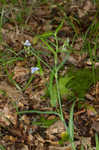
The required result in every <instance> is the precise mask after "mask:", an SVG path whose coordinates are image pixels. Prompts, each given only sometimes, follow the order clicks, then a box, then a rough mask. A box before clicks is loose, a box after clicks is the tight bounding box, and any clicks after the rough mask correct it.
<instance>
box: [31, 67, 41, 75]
mask: <svg viewBox="0 0 99 150" xmlns="http://www.w3.org/2000/svg"><path fill="white" fill-rule="evenodd" d="M38 70H39V68H38V67H31V73H32V74H33V73H34V72H35V71H38Z"/></svg>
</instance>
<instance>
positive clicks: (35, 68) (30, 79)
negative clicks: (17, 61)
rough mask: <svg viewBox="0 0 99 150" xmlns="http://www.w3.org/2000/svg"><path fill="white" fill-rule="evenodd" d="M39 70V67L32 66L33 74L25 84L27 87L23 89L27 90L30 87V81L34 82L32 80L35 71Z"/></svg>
mask: <svg viewBox="0 0 99 150" xmlns="http://www.w3.org/2000/svg"><path fill="white" fill-rule="evenodd" d="M38 70H39V68H38V67H31V76H30V78H29V80H28V82H27V84H26V85H25V88H24V89H23V91H25V90H26V89H27V88H28V87H29V85H30V83H31V82H32V80H33V78H34V73H36V72H37V71H38Z"/></svg>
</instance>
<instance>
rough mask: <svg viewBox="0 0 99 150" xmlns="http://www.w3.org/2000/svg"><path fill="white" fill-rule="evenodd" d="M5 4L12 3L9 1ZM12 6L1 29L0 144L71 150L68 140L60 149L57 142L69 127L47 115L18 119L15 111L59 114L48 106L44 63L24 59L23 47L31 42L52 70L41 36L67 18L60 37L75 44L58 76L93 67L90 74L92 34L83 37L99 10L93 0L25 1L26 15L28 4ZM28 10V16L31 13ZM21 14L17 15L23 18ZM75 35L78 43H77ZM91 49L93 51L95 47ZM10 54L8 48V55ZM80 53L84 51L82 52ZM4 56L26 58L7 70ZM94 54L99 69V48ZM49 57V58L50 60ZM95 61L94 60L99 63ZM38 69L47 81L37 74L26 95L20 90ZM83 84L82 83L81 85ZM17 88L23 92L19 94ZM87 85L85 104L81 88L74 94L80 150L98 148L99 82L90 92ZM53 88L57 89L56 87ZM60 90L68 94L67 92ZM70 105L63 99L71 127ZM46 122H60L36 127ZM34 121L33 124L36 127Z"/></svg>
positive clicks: (27, 149) (33, 149) (29, 149)
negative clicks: (74, 69) (89, 47)
mask: <svg viewBox="0 0 99 150" xmlns="http://www.w3.org/2000/svg"><path fill="white" fill-rule="evenodd" d="M1 3H2V2H1ZM7 3H8V4H11V2H9V1H8V2H7ZM31 4H32V5H31ZM33 4H35V5H33ZM2 5H3V4H2ZM11 6H12V8H11V7H10V5H5V8H4V9H5V12H4V14H3V17H4V20H3V25H2V26H1V27H0V28H1V34H2V40H1V50H0V59H1V60H0V69H1V70H0V144H1V145H2V146H4V148H5V149H7V150H9V149H11V150H12V149H15V150H18V149H20V150H23V149H24V150H38V149H41V150H46V149H49V150H55V149H56V150H68V149H69V150H72V147H71V144H70V142H69V141H68V140H65V141H63V143H62V145H61V144H59V141H60V140H61V139H62V133H64V132H65V128H64V124H63V123H62V121H60V120H58V119H59V118H58V117H57V116H55V115H48V114H45V115H43V114H40V115H37V114H35V113H34V114H24V115H18V114H17V111H24V110H34V109H36V110H41V111H48V110H49V111H53V109H55V108H52V107H51V106H50V98H49V94H48V91H47V92H46V89H47V88H48V82H49V72H50V71H49V69H48V68H47V67H45V66H44V65H43V63H42V62H40V59H38V60H37V59H36V58H35V56H34V55H33V53H30V55H28V56H27V57H25V52H24V43H25V42H26V40H28V41H29V42H30V43H31V44H29V43H28V42H27V43H28V44H29V46H33V48H34V49H36V51H37V52H39V51H40V55H39V56H40V57H41V58H42V59H44V61H45V62H47V63H48V64H49V65H50V66H53V65H54V63H53V62H54V61H53V57H52V54H51V53H50V52H48V50H47V48H46V47H44V45H42V43H41V42H40V40H39V39H38V38H37V35H39V34H42V33H44V32H48V31H55V29H56V28H57V26H58V25H59V24H60V23H61V20H62V18H63V17H65V19H66V15H67V16H68V18H69V19H66V21H65V23H64V25H63V27H62V29H61V30H60V31H59V33H58V34H59V35H58V36H59V37H60V38H61V39H63V40H66V38H69V39H70V43H69V44H71V48H69V50H70V51H71V53H70V56H69V58H68V59H67V62H66V64H65V67H64V68H63V69H62V71H61V72H59V74H60V76H61V74H64V73H63V72H65V73H67V70H68V68H71V67H72V65H73V66H74V67H76V69H78V70H80V69H83V68H89V70H91V67H92V65H93V62H92V61H90V59H89V54H88V45H87V44H86V37H87V36H88V35H86V37H83V36H81V35H83V33H86V32H87V29H88V27H89V26H90V24H91V22H92V20H93V18H94V17H96V11H97V6H95V4H93V3H92V1H91V0H87V1H85V0H83V1H81V2H79V1H76V0H74V1H71V0H70V1H61V0H60V1H57V0H54V1H53V2H49V1H47V3H46V2H45V3H41V2H40V1H39V3H37V2H35V3H33V2H32V1H31V0H30V1H28V2H27V10H25V8H24V7H26V6H25V4H24V6H23V3H22V2H21V1H18V2H17V5H11ZM30 6H31V9H30V12H29V13H27V12H28V10H29V8H30ZM22 11H23V12H22ZM19 12H21V13H19ZM17 13H19V16H18V15H17ZM20 16H21V17H20ZM85 20H86V21H85ZM69 21H70V22H69ZM96 21H97V18H96ZM89 34H90V36H88V38H87V40H89V41H91V38H92V39H93V37H94V36H95V35H94V34H93V31H92V33H91V32H90V31H89ZM92 34H93V35H92ZM74 35H75V39H73V37H74ZM77 35H78V36H77ZM76 36H77V37H76ZM84 38H85V39H84ZM51 40H52V42H53V43H54V39H53V37H51ZM73 40H74V41H73ZM59 42H60V45H59V46H60V48H61V45H62V44H61V43H62V41H61V40H60V41H59ZM92 44H93V41H92ZM92 48H94V47H93V45H92ZM7 49H10V51H9V53H8V52H7V51H8V50H7ZM82 50H84V51H83V52H82ZM2 52H3V53H2ZM6 53H7V55H8V57H9V58H10V57H12V58H13V57H14V56H15V57H19V56H20V57H22V58H24V60H15V61H14V62H13V63H11V62H10V65H9V64H6V66H5V61H6V60H5V61H4V59H3V58H5V54H6ZM96 53H97V62H95V64H94V65H95V68H96V69H97V68H98V67H99V65H98V58H99V54H98V48H97V50H96ZM46 54H49V56H47V55H46ZM64 58H65V54H64V53H63V54H62V53H60V54H59V62H61V61H62V60H63V59H64ZM94 59H95V60H96V58H94ZM39 62H40V63H39ZM2 63H3V65H2ZM40 64H41V66H42V68H43V72H44V73H43V76H42V75H41V74H40V69H39V70H38V72H39V73H37V72H36V73H35V74H33V79H32V80H31V82H30V84H29V86H28V87H27V88H26V89H25V90H22V89H23V88H25V86H26V84H27V82H28V81H29V78H30V76H31V68H32V67H33V68H34V67H38V68H39V66H40ZM6 68H7V70H8V73H9V74H10V75H12V76H11V80H12V81H15V82H11V80H9V79H10V77H9V74H6ZM33 68H32V69H33ZM36 70H37V68H36ZM32 72H33V73H34V70H32ZM80 73H81V72H80ZM75 74H76V73H75ZM97 76H98V73H97ZM60 80H61V79H60ZM60 80H59V81H60ZM75 80H76V78H75ZM79 81H81V80H79ZM79 81H77V82H79ZM84 81H85V80H84V79H83V81H82V82H84ZM86 82H87V81H86ZM92 82H93V81H92ZM13 83H14V84H13ZM60 84H61V83H60ZM77 84H78V83H76V82H74V85H73V87H70V88H69V90H70V91H71V90H72V88H74V89H75V87H76V85H77ZM16 85H18V86H19V87H20V90H19V89H18V88H17V86H16ZM85 85H86V89H87V90H86V92H85V93H84V96H83V97H81V98H83V99H85V101H83V99H82V100H81V101H80V102H79V100H78V98H79V94H80V92H79V89H77V90H74V95H73V96H74V97H75V99H76V100H77V105H76V106H75V111H74V136H75V139H74V142H75V145H76V147H77V149H78V150H79V149H80V147H81V145H83V146H84V149H85V150H88V149H89V147H90V146H93V148H94V147H95V141H94V140H93V139H94V135H95V132H97V133H98V134H99V127H98V126H99V83H98V80H97V81H96V82H95V85H93V86H89V85H88V88H87V84H85ZM54 86H56V85H55V84H54ZM54 86H53V88H54ZM64 86H65V85H64ZM60 87H61V86H60ZM78 87H79V85H78ZM62 88H63V89H65V88H66V87H65V88H64V87H62ZM54 92H55V91H54ZM81 92H82V91H81ZM71 103H72V101H71V100H68V97H67V96H64V95H63V100H62V107H63V113H64V117H65V120H66V122H67V123H68V122H69V110H70V107H71ZM57 108H58V106H57ZM42 117H44V119H45V120H46V121H45V122H46V123H47V121H48V120H50V119H56V121H55V122H54V123H53V124H51V125H50V126H49V127H48V128H45V127H46V125H45V124H44V122H43V126H39V125H38V124H36V122H37V123H39V122H40V121H41V118H42ZM44 119H43V121H44ZM33 122H34V123H35V124H32V123H33Z"/></svg>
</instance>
